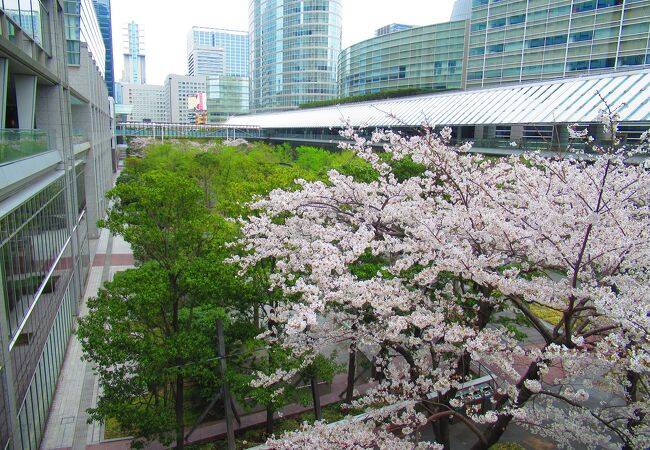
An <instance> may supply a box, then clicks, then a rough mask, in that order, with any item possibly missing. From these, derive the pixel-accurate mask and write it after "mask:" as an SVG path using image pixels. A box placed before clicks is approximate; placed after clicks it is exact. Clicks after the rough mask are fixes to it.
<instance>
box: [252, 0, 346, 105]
mask: <svg viewBox="0 0 650 450" xmlns="http://www.w3.org/2000/svg"><path fill="white" fill-rule="evenodd" d="M341 3H342V0H319V1H306V0H250V1H249V3H248V4H249V32H250V54H251V56H250V64H251V74H250V77H251V109H252V110H253V111H255V112H262V111H274V110H275V111H281V110H287V109H295V108H297V107H298V106H299V105H300V104H302V103H309V102H315V101H319V100H330V99H333V98H335V97H336V95H337V83H336V66H337V62H338V57H339V53H340V52H341V20H342V19H341Z"/></svg>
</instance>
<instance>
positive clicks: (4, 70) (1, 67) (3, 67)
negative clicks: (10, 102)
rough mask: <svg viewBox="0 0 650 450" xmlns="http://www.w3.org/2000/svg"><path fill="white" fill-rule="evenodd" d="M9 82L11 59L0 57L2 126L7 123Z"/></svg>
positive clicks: (0, 118)
mask: <svg viewBox="0 0 650 450" xmlns="http://www.w3.org/2000/svg"><path fill="white" fill-rule="evenodd" d="M8 84H9V60H8V59H7V58H0V128H4V127H5V124H6V123H7V85H8Z"/></svg>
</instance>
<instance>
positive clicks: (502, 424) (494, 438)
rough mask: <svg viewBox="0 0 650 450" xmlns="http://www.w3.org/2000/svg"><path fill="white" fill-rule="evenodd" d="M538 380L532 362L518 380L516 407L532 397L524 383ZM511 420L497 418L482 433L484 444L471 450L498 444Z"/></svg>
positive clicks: (535, 366)
mask: <svg viewBox="0 0 650 450" xmlns="http://www.w3.org/2000/svg"><path fill="white" fill-rule="evenodd" d="M539 379H540V376H539V366H538V365H537V363H536V362H534V363H532V364H531V365H530V366H529V367H528V370H527V371H526V374H525V375H524V376H523V377H522V378H521V380H519V383H517V389H519V395H518V396H517V399H516V401H515V404H516V405H518V406H521V405H523V404H524V403H526V402H527V401H528V400H529V399H530V398H531V397H532V396H533V393H532V392H531V391H529V390H528V389H526V387H524V381H525V380H539ZM506 400H507V398H503V399H501V400H499V402H498V403H497V405H496V407H495V409H496V410H498V409H499V408H501V407H502V406H503V405H504V404H505V403H506ZM511 420H512V416H511V415H504V416H499V418H498V419H497V421H496V422H495V423H493V424H492V425H490V427H489V428H488V429H487V430H485V432H484V433H483V436H484V437H485V441H486V443H485V444H484V443H482V442H481V441H478V442H477V443H476V444H474V445H473V446H472V448H471V450H486V449H488V448H490V447H491V446H492V445H494V444H496V443H497V442H499V439H501V436H502V435H503V433H505V431H506V428H507V427H508V425H509V424H510V421H511Z"/></svg>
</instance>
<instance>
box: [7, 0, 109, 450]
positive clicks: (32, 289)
mask: <svg viewBox="0 0 650 450" xmlns="http://www.w3.org/2000/svg"><path fill="white" fill-rule="evenodd" d="M27 3H29V2H27ZM71 3H74V2H71ZM35 4H36V2H31V5H32V7H33V6H34V5H35ZM38 5H39V7H38V10H37V11H35V10H31V11H29V15H28V16H26V17H29V20H27V19H26V18H23V17H21V14H22V13H23V12H25V13H27V11H24V10H20V11H18V12H16V11H13V10H12V11H9V10H6V9H0V26H1V27H2V30H7V33H6V34H4V33H3V35H2V36H0V93H4V94H5V95H0V117H4V119H5V120H4V121H2V122H1V123H0V145H1V146H2V152H1V153H0V228H1V229H2V230H4V231H5V232H4V233H3V235H2V236H1V237H0V349H1V350H0V448H9V449H30V450H31V449H38V448H39V445H40V440H41V436H42V432H43V428H44V426H45V423H46V420H47V414H48V410H49V406H50V402H51V400H52V396H53V393H54V388H55V386H56V382H57V377H58V373H59V370H60V367H61V364H62V362H63V357H64V355H65V349H66V346H67V343H68V339H69V337H70V335H71V332H72V326H73V322H74V316H75V315H76V313H77V309H78V305H79V301H80V298H81V295H82V292H83V288H84V285H85V282H86V275H87V273H88V269H89V267H90V259H91V258H90V245H89V238H90V236H92V235H93V233H94V234H96V229H94V230H93V227H94V223H95V222H96V219H97V218H98V217H101V216H102V215H103V213H104V211H105V207H106V205H105V200H104V193H105V191H106V189H107V187H108V186H109V185H110V181H111V178H112V175H113V173H112V164H111V162H112V161H111V159H112V158H111V142H112V139H111V137H112V136H111V131H110V130H111V123H110V121H111V119H110V114H111V111H110V108H109V103H108V100H107V91H106V86H105V84H104V82H103V78H102V77H101V72H100V69H99V68H98V66H97V65H96V64H95V62H93V60H92V59H91V57H90V54H89V52H88V49H87V46H86V45H85V44H84V43H80V46H79V53H78V56H79V61H78V64H75V65H74V67H70V69H69V68H68V66H67V57H68V53H67V46H66V34H65V29H64V13H63V10H62V7H63V6H64V2H61V1H58V0H44V1H41V2H40V3H39V4H38ZM35 12H37V13H38V17H36V15H35ZM21 27H24V28H25V29H23V28H21ZM16 80H18V84H16ZM18 126H20V129H18V128H17V127H18ZM73 128H74V130H73Z"/></svg>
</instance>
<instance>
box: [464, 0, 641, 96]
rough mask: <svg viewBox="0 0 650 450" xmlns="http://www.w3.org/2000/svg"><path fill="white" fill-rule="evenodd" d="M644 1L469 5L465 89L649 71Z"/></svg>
mask: <svg viewBox="0 0 650 450" xmlns="http://www.w3.org/2000/svg"><path fill="white" fill-rule="evenodd" d="M649 33H650V0H589V1H584V0H582V1H579V0H528V1H526V0H504V1H495V0H491V1H490V0H475V1H474V2H473V7H472V17H471V34H470V38H469V54H468V64H467V86H468V87H480V86H490V85H496V84H502V83H512V82H522V81H526V80H539V79H549V78H564V77H575V76H584V75H587V74H592V73H604V72H612V71H617V70H629V69H631V68H632V69H633V68H638V67H642V66H648V65H650V47H649V42H650V41H649V40H648V36H649Z"/></svg>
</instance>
